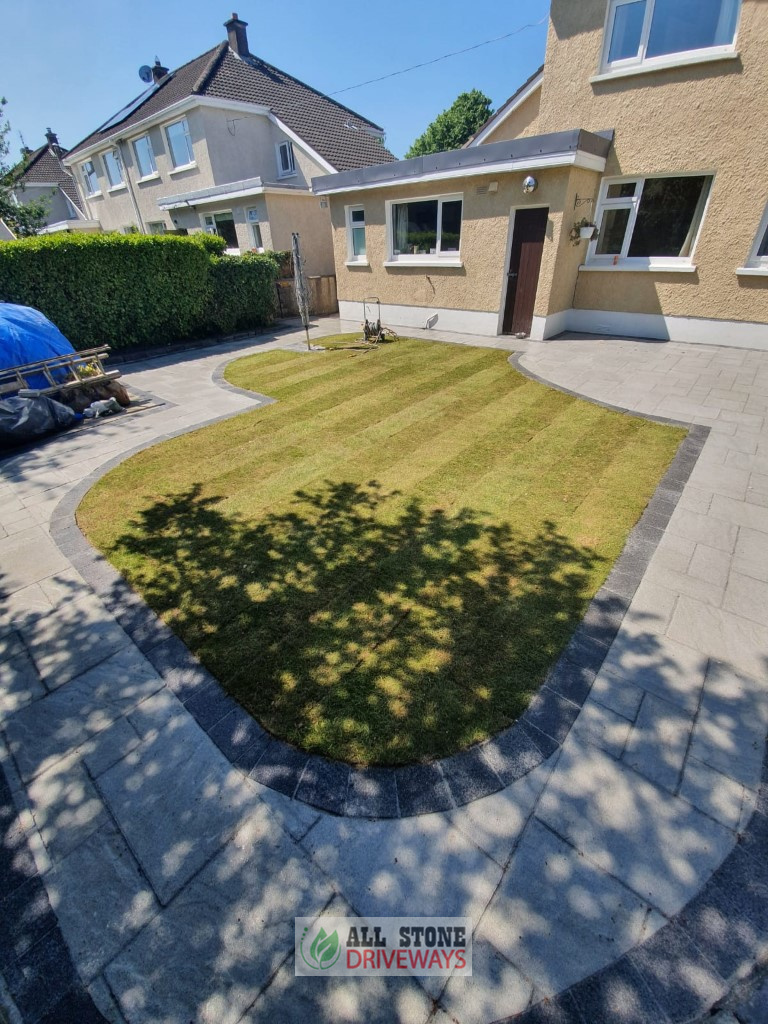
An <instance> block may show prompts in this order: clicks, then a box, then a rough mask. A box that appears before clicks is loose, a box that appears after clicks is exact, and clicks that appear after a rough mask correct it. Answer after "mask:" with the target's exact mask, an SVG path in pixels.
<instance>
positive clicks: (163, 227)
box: [147, 220, 168, 235]
mask: <svg viewBox="0 0 768 1024" xmlns="http://www.w3.org/2000/svg"><path fill="white" fill-rule="evenodd" d="M156 227H160V229H161V230H160V231H153V230H152V228H156ZM167 231H168V227H167V225H166V223H165V221H164V220H148V221H147V234H149V235H164V234H166V233H167Z"/></svg>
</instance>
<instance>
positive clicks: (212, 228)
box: [200, 210, 240, 256]
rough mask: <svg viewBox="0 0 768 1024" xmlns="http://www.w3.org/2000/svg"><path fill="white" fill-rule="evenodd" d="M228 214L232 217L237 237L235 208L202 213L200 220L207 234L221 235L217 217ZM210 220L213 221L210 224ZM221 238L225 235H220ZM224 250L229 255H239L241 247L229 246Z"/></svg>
mask: <svg viewBox="0 0 768 1024" xmlns="http://www.w3.org/2000/svg"><path fill="white" fill-rule="evenodd" d="M226 214H229V216H230V217H231V218H232V223H233V224H234V225H235V237H237V222H236V221H235V214H234V211H233V210H214V212H213V213H202V214H200V220H201V221H202V225H203V231H205V233H206V234H207V235H219V232H218V231H217V230H216V218H217V217H221V216H224V215H226ZM208 221H210V222H211V223H210V224H209V223H208ZM219 238H224V236H223V235H219ZM225 241H226V239H225ZM224 252H225V253H226V254H227V255H228V256H239V255H240V247H239V246H238V248H236V249H234V248H227V249H225V250H224Z"/></svg>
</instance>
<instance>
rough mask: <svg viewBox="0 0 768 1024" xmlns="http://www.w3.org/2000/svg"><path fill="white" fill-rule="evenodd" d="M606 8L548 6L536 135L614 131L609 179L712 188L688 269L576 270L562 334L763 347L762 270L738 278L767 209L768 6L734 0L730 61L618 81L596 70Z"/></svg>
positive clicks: (564, 1) (566, 0)
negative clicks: (570, 129)
mask: <svg viewBox="0 0 768 1024" xmlns="http://www.w3.org/2000/svg"><path fill="white" fill-rule="evenodd" d="M606 7H607V5H606V0H580V2H579V3H578V4H573V3H572V2H570V0H554V2H553V3H552V12H551V18H550V25H549V38H548V43H547V59H546V64H545V74H544V80H543V83H542V96H541V109H540V113H539V119H538V130H539V131H541V132H552V131H559V130H561V129H562V128H563V127H564V126H565V125H566V124H572V123H578V124H579V126H580V127H583V128H586V129H588V130H592V131H595V130H598V129H603V128H609V127H610V128H613V129H614V130H615V133H616V134H615V138H614V145H613V148H612V150H611V152H610V153H609V155H608V162H607V165H606V169H605V176H606V177H612V176H616V175H641V176H648V175H653V174H670V173H674V172H676V171H679V172H681V173H692V172H693V173H702V174H705V173H706V174H713V175H714V181H713V183H712V189H711V193H710V197H709V203H708V207H707V209H706V212H705V215H704V220H703V223H702V227H701V231H700V234H699V238H698V242H697V245H696V249H695V251H694V253H693V263H694V265H695V267H696V269H695V271H694V272H693V273H685V274H679V273H669V272H663V271H658V270H653V271H648V270H646V271H623V270H613V269H612V270H609V271H604V272H600V271H594V270H584V269H582V270H581V271H580V273H579V275H578V282H577V283H576V293H575V297H574V302H573V306H574V309H573V311H572V312H570V313H569V315H568V316H567V317H566V318H565V319H566V321H567V326H568V327H570V328H572V329H582V330H590V331H598V332H603V331H605V330H611V331H612V332H614V333H631V334H639V335H645V336H649V337H661V338H664V337H667V336H671V337H673V338H675V339H679V340H684V341H709V342H712V343H716V344H728V343H729V342H730V343H732V344H744V345H756V344H757V345H759V346H760V347H762V348H768V323H767V322H768V272H766V275H765V276H762V277H760V276H756V275H744V274H739V273H737V271H738V269H739V268H742V267H744V265H745V263H746V262H747V259H748V257H749V254H750V251H751V250H752V247H753V245H754V242H755V239H756V236H757V233H758V229H759V227H760V223H761V220H762V217H763V212H764V210H765V208H766V204H767V203H768V160H766V158H765V154H766V152H768V62H766V59H765V52H766V48H767V47H768V4H766V3H765V0H742V4H741V12H740V20H739V24H738V29H737V35H736V46H735V52H734V53H733V54H732V55H731V54H727V55H723V57H722V59H719V60H708V61H706V62H702V63H699V64H685V65H678V66H677V67H670V68H667V69H654V70H652V71H649V70H644V71H638V70H635V71H634V73H631V74H627V75H626V77H623V76H616V75H605V76H600V75H599V74H598V72H599V69H600V59H601V53H602V47H603V33H604V26H605V18H606ZM565 308H566V307H565V306H564V307H563V309H565Z"/></svg>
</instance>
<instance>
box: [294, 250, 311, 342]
mask: <svg viewBox="0 0 768 1024" xmlns="http://www.w3.org/2000/svg"><path fill="white" fill-rule="evenodd" d="M291 250H292V253H293V284H294V288H295V289H296V304H297V306H298V307H299V316H300V317H301V322H302V324H303V326H304V330H305V331H306V332H307V348H308V349H309V351H310V352H311V351H312V345H311V344H310V341H309V289H308V288H307V279H306V277H305V276H304V263H303V260H302V258H301V244H300V241H299V234H298V232H297V231H294V232H293V234H292V235H291Z"/></svg>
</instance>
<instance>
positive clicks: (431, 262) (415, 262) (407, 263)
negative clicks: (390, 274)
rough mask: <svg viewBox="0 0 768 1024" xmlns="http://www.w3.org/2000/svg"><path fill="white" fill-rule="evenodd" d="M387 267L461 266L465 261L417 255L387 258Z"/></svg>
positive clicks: (385, 264)
mask: <svg viewBox="0 0 768 1024" xmlns="http://www.w3.org/2000/svg"><path fill="white" fill-rule="evenodd" d="M384 266H385V267H453V268H461V267H463V266H464V262H463V261H462V260H461V259H456V260H454V259H437V258H434V259H433V258H431V257H424V258H423V259H418V258H417V257H415V256H414V257H411V259H408V258H407V257H406V259H397V260H385V262H384Z"/></svg>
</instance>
